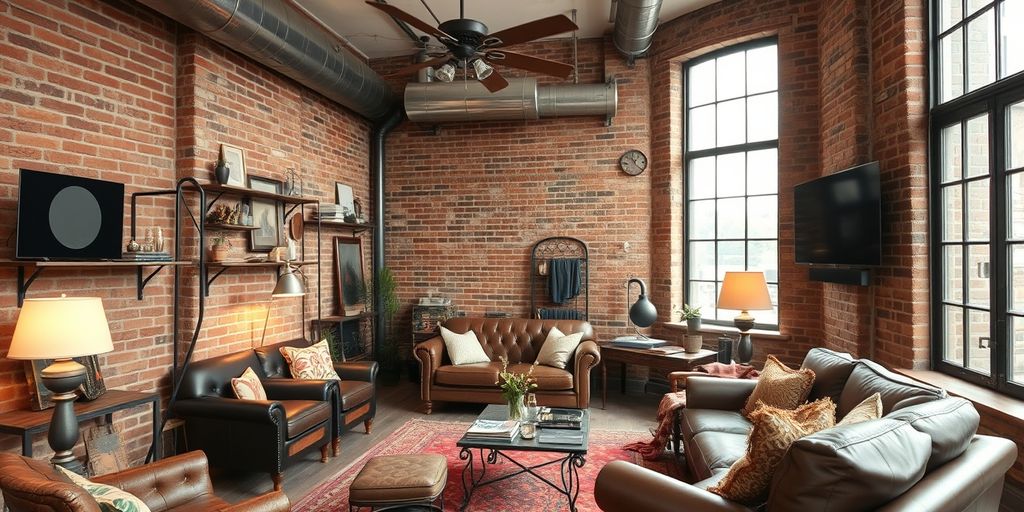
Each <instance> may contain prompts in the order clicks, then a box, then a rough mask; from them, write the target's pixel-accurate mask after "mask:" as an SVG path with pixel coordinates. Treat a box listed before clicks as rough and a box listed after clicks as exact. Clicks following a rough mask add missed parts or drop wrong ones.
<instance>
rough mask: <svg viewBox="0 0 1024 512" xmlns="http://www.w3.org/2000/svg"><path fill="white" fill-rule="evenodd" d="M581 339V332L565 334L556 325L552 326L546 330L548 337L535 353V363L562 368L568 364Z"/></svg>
mask: <svg viewBox="0 0 1024 512" xmlns="http://www.w3.org/2000/svg"><path fill="white" fill-rule="evenodd" d="M581 341H583V333H582V332H577V333H573V334H570V335H568V336H566V335H565V334H562V331H560V330H558V327H552V328H551V330H550V331H548V337H547V338H545V339H544V344H543V345H541V347H540V352H538V353H537V364H542V365H545V366H551V367H554V368H559V369H562V370H564V369H565V367H566V366H568V365H569V359H570V358H572V355H573V354H574V353H576V347H578V346H579V345H580V342H581Z"/></svg>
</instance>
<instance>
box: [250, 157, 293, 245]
mask: <svg viewBox="0 0 1024 512" xmlns="http://www.w3.org/2000/svg"><path fill="white" fill-rule="evenodd" d="M282 186H283V185H282V183H281V182H280V181H278V180H272V179H269V178H261V177H258V176H249V188H250V189H252V190H257V191H260V192H272V193H274V194H280V193H281V187H282ZM252 216H253V218H254V221H253V222H254V225H255V226H256V227H257V228H258V229H255V230H253V231H252V232H250V233H249V249H250V250H251V251H253V252H270V250H271V249H273V248H274V247H281V246H283V245H284V235H283V232H282V228H283V226H284V205H282V204H281V202H280V201H274V200H272V199H260V198H253V199H252Z"/></svg>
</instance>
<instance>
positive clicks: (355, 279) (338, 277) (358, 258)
mask: <svg viewBox="0 0 1024 512" xmlns="http://www.w3.org/2000/svg"><path fill="white" fill-rule="evenodd" d="M334 275H335V282H336V284H337V297H336V298H337V301H338V314H339V315H341V316H353V315H357V314H359V313H362V312H363V310H364V304H363V297H362V295H363V293H362V291H363V240H362V239H361V238H358V237H348V236H337V237H334Z"/></svg>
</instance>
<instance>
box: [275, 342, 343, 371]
mask: <svg viewBox="0 0 1024 512" xmlns="http://www.w3.org/2000/svg"><path fill="white" fill-rule="evenodd" d="M281 355H283V356H284V360H285V361H286V362H287V363H288V371H290V372H292V377H293V378H296V379H304V380H341V377H338V372H336V371H334V360H333V359H331V349H330V348H328V347H327V340H324V341H321V342H320V343H317V344H315V345H311V346H309V347H306V348H295V347H281Z"/></svg>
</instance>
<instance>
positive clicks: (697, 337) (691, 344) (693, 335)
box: [682, 304, 704, 354]
mask: <svg viewBox="0 0 1024 512" xmlns="http://www.w3.org/2000/svg"><path fill="white" fill-rule="evenodd" d="M682 312H683V319H684V320H686V342H685V343H683V349H684V350H686V352H687V353H690V354H696V353H697V352H700V349H701V347H702V346H703V345H704V337H703V336H701V334H700V307H699V306H698V307H691V306H690V305H689V304H683V311H682Z"/></svg>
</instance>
